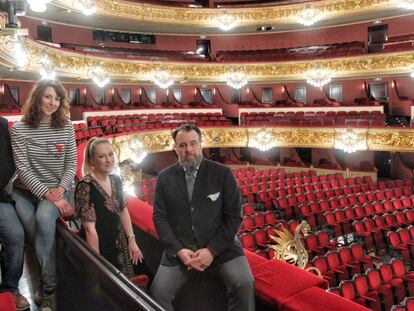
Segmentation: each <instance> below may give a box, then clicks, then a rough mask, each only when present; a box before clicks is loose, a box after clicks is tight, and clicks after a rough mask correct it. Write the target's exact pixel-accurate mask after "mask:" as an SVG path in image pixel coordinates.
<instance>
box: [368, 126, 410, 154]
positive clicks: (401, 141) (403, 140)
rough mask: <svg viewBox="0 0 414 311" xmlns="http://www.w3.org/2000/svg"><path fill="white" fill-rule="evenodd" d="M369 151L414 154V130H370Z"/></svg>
mask: <svg viewBox="0 0 414 311" xmlns="http://www.w3.org/2000/svg"><path fill="white" fill-rule="evenodd" d="M368 149H369V150H384V151H400V152H414V130H385V129H384V130H377V129H375V130H370V131H368Z"/></svg>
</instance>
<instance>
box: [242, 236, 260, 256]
mask: <svg viewBox="0 0 414 311" xmlns="http://www.w3.org/2000/svg"><path fill="white" fill-rule="evenodd" d="M240 242H241V244H242V246H243V248H245V249H247V250H249V251H251V252H254V251H256V250H257V245H256V242H255V239H254V236H253V234H252V233H250V232H246V233H243V234H241V235H240Z"/></svg>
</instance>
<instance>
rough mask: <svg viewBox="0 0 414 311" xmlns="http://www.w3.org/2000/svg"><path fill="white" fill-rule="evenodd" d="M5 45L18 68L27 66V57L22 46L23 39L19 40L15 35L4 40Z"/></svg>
mask: <svg viewBox="0 0 414 311" xmlns="http://www.w3.org/2000/svg"><path fill="white" fill-rule="evenodd" d="M5 47H6V49H8V50H9V51H10V53H11V54H12V56H13V58H14V61H15V64H16V66H17V67H18V68H25V67H26V66H27V64H28V62H29V59H28V57H27V54H26V49H25V48H24V41H23V40H21V39H20V40H19V38H18V37H17V36H16V37H14V38H13V39H8V40H6V41H5Z"/></svg>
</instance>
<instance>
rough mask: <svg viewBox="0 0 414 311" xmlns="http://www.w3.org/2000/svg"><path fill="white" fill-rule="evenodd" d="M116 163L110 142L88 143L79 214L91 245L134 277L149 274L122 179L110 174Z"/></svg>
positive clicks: (94, 140) (77, 199) (79, 191)
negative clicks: (124, 192) (135, 233)
mask: <svg viewBox="0 0 414 311" xmlns="http://www.w3.org/2000/svg"><path fill="white" fill-rule="evenodd" d="M114 164H115V156H114V152H113V150H112V145H111V143H110V142H109V140H108V139H105V138H92V139H91V140H89V142H88V144H87V145H86V148H85V157H84V174H85V173H86V175H85V176H84V177H83V178H82V179H81V180H80V181H79V183H78V185H77V187H76V191H75V206H76V213H77V214H78V215H79V217H80V219H81V221H82V230H81V234H83V235H85V238H86V242H87V243H88V245H89V246H90V247H91V248H92V249H94V250H95V251H96V252H97V253H98V254H101V255H102V256H103V257H104V258H106V259H107V260H108V261H109V262H110V263H111V264H112V265H114V266H115V267H116V268H118V269H119V270H120V271H122V272H123V273H124V274H125V275H126V276H127V277H129V278H132V277H133V276H134V275H136V274H142V273H146V267H145V265H144V264H143V263H142V260H143V255H142V252H141V250H140V249H139V247H138V245H137V243H136V240H135V235H134V232H133V229H132V224H131V218H130V216H129V213H128V209H127V208H126V200H125V196H124V194H123V190H122V182H121V179H120V178H119V176H117V175H114V174H111V172H112V170H113V168H114Z"/></svg>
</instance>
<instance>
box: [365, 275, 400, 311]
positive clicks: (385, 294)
mask: <svg viewBox="0 0 414 311" xmlns="http://www.w3.org/2000/svg"><path fill="white" fill-rule="evenodd" d="M365 275H366V276H367V279H368V284H369V287H370V288H372V289H373V290H374V291H376V292H377V293H378V294H379V296H380V299H381V301H382V306H383V308H384V309H385V310H389V309H390V308H391V306H392V305H393V301H394V296H393V291H392V288H391V285H389V284H384V283H383V282H382V280H381V274H380V272H379V270H377V269H368V270H367V271H366V272H365Z"/></svg>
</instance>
